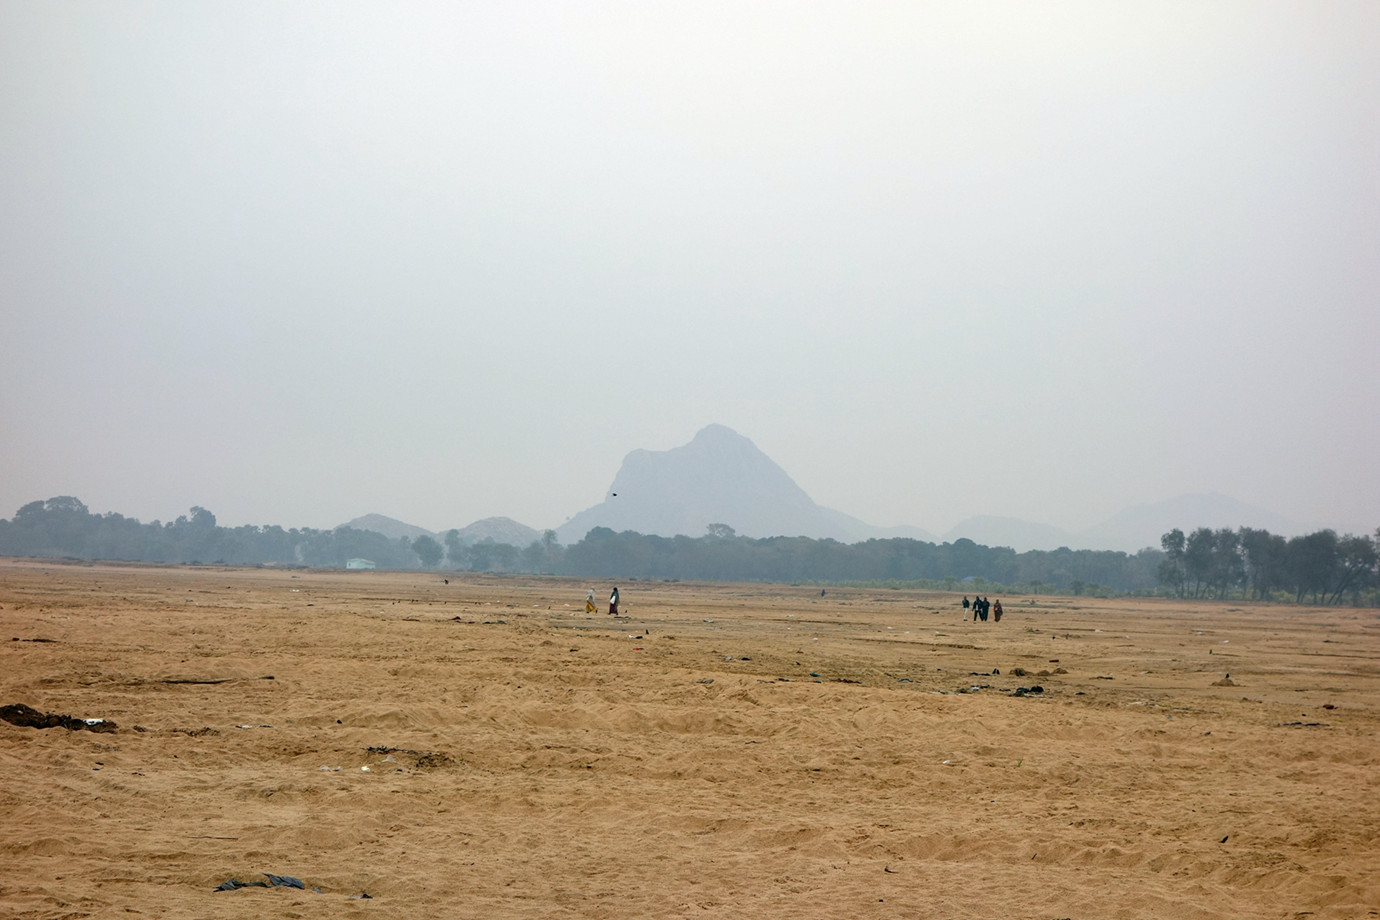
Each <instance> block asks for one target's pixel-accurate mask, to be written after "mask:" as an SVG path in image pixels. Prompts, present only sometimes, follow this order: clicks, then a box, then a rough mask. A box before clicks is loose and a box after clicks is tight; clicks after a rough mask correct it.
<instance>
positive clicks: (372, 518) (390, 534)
mask: <svg viewBox="0 0 1380 920" xmlns="http://www.w3.org/2000/svg"><path fill="white" fill-rule="evenodd" d="M340 526H341V527H353V528H354V529H355V530H372V531H373V532H374V533H381V534H383V535H384V536H385V537H387V538H388V539H390V540H396V539H398V538H399V537H407V538H408V539H409V540H415V539H417V538H418V537H422V536H427V537H434V536H436V534H434V533H432V532H431V531H429V530H426V529H424V528H421V527H417V526H415V525H413V524H408V523H405V522H403V521H400V520H398V519H397V518H391V517H386V516H384V515H382V514H366V515H364V516H362V517H357V518H355V519H354V520H353V521H347V522H346V523H344V524H341V525H340Z"/></svg>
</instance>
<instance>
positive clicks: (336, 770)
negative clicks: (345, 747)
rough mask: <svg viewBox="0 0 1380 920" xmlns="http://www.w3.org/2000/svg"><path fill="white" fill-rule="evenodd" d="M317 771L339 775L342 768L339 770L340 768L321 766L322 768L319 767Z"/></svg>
mask: <svg viewBox="0 0 1380 920" xmlns="http://www.w3.org/2000/svg"><path fill="white" fill-rule="evenodd" d="M316 769H318V770H320V771H321V772H322V773H339V772H340V768H339V767H327V766H320V767H317V768H316Z"/></svg>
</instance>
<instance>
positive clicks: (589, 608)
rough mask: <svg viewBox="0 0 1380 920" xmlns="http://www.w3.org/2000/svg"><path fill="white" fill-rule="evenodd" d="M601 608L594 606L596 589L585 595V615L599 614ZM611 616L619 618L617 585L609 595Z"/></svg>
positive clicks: (591, 589)
mask: <svg viewBox="0 0 1380 920" xmlns="http://www.w3.org/2000/svg"><path fill="white" fill-rule="evenodd" d="M598 612H599V608H598V607H596V606H594V589H593V588H590V589H589V593H588V594H586V595H585V613H598ZM609 614H610V615H611V616H618V586H617V585H615V586H614V588H613V593H612V594H610V595H609Z"/></svg>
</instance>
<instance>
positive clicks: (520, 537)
mask: <svg viewBox="0 0 1380 920" xmlns="http://www.w3.org/2000/svg"><path fill="white" fill-rule="evenodd" d="M459 538H460V542H461V543H463V544H465V545H469V544H471V543H482V542H484V541H485V540H492V541H493V542H495V543H508V544H510V545H512V546H529V545H530V544H531V543H532V541H534V540H540V539H541V531H539V530H533V529H532V528H531V527H528V526H527V525H526V524H519V523H518V522H517V521H515V520H513V519H512V518H506V517H491V518H484V520H482V521H475V522H474V523H473V524H471V525H470V526H468V527H461V528H460V529H459Z"/></svg>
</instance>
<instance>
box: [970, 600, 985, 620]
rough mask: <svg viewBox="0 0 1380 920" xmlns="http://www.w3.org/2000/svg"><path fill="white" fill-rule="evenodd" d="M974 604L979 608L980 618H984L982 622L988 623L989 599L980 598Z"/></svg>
mask: <svg viewBox="0 0 1380 920" xmlns="http://www.w3.org/2000/svg"><path fill="white" fill-rule="evenodd" d="M973 603H974V606H976V607H977V612H978V616H979V617H981V618H982V622H984V623H986V622H987V598H985V597H980V598H978V599H977V600H976V601H974V602H973Z"/></svg>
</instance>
